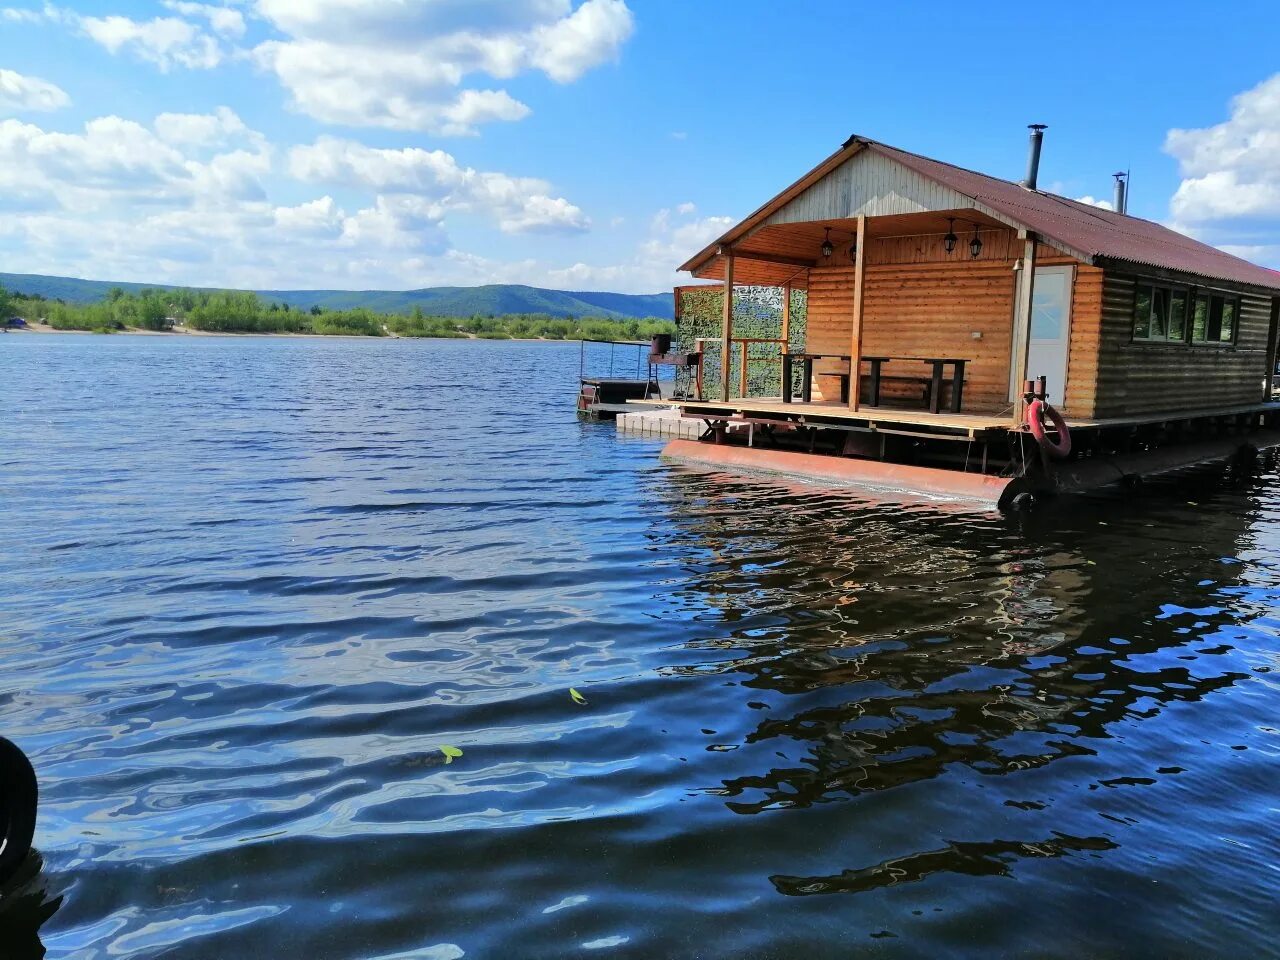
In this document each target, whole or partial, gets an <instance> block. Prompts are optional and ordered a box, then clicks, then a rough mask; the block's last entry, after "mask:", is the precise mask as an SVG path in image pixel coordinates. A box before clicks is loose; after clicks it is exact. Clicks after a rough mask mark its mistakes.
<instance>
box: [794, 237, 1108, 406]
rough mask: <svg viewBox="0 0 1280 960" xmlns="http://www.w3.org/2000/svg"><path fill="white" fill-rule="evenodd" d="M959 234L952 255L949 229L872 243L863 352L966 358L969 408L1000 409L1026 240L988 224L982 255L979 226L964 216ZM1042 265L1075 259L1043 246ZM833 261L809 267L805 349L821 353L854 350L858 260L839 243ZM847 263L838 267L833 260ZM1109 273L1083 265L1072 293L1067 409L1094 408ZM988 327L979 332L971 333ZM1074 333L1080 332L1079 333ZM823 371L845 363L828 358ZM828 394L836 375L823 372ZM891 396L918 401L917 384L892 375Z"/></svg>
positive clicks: (901, 370) (891, 370)
mask: <svg viewBox="0 0 1280 960" xmlns="http://www.w3.org/2000/svg"><path fill="white" fill-rule="evenodd" d="M956 233H957V234H958V235H960V242H959V243H958V244H957V245H956V249H955V250H954V251H953V252H952V253H951V254H950V255H948V254H947V253H946V251H945V250H944V249H943V246H942V237H941V236H937V235H929V236H920V237H886V238H881V239H874V240H871V241H870V242H869V243H868V244H867V251H866V285H865V289H864V298H865V303H864V307H863V321H862V337H863V344H862V352H863V355H864V356H873V355H876V354H882V355H896V356H939V357H963V358H965V359H967V360H969V361H970V363H969V364H968V366H967V369H966V383H965V404H964V405H965V410H966V411H970V412H998V411H1001V410H1005V409H1007V408H1008V407H1009V371H1010V363H1009V351H1010V345H1011V340H1012V331H1013V302H1014V290H1015V276H1014V270H1013V266H1014V262H1015V261H1016V260H1017V258H1018V255H1019V254H1020V253H1021V244H1020V242H1019V241H1017V240H1016V238H1015V235H1014V233H1013V231H1011V230H983V231H981V234H980V236H981V237H982V241H983V247H982V253H981V254H980V255H979V257H978V258H976V259H974V258H972V257H971V256H970V255H969V247H968V244H969V240H970V238H971V236H972V230H968V231H966V230H965V229H964V224H962V223H957V225H956ZM1042 254H1043V255H1042V256H1041V257H1040V258H1039V259H1038V260H1037V262H1038V263H1039V264H1040V265H1042V266H1048V265H1054V264H1062V263H1067V264H1069V263H1075V261H1074V260H1072V259H1071V258H1069V257H1065V256H1062V255H1059V254H1057V252H1056V251H1052V250H1050V249H1049V248H1042ZM831 262H832V264H833V265H832V266H825V267H816V268H814V269H813V270H811V271H810V273H809V320H808V323H809V326H808V340H807V344H806V349H807V350H809V351H811V352H814V353H846V354H847V353H848V352H849V349H850V338H851V333H852V329H851V328H852V317H853V279H854V278H853V267H852V266H844V265H843V263H847V262H848V256H847V254H845V252H844V251H843V250H837V251H836V254H835V256H834V257H832V258H831ZM835 264H840V265H835ZM1101 302H1102V271H1101V270H1099V269H1097V268H1095V267H1087V266H1084V265H1080V267H1079V269H1078V271H1077V280H1076V284H1075V287H1074V290H1073V298H1072V331H1073V336H1072V347H1071V353H1070V357H1069V361H1068V363H1069V368H1068V374H1067V381H1068V382H1067V394H1066V397H1067V402H1066V405H1065V407H1066V409H1065V410H1064V412H1065V413H1066V414H1067V415H1069V416H1089V415H1091V414H1092V412H1093V409H1092V408H1093V389H1094V381H1095V378H1096V369H1097V342H1098V329H1099V327H1100V322H1101ZM975 332H977V333H981V334H982V337H981V339H974V337H973V334H974V333H975ZM1077 333H1078V334H1079V339H1077ZM816 369H817V371H818V373H819V374H821V373H823V372H826V371H832V370H838V369H844V364H842V363H839V362H837V361H823V362H821V363H819V364H818V365H817V367H816ZM925 371H926V368H925V367H923V365H919V366H909V365H907V364H891V365H889V366H887V367H886V368H885V372H886V374H907V373H910V374H921V375H923V374H924V372H925ZM817 379H818V385H819V389H820V390H825V391H826V393H824V396H833V395H834V391H835V388H836V382H835V381H834V380H832V379H830V378H827V377H823V376H821V375H819V376H818V378H817ZM883 392H884V395H885V396H886V397H887V398H891V399H894V400H904V401H908V400H912V399H918V398H919V396H920V391H919V389H918V388H917V387H915V386H914V385H912V384H904V383H887V384H886V385H885V388H884V391H883Z"/></svg>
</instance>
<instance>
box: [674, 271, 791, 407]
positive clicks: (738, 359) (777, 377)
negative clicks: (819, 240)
mask: <svg viewBox="0 0 1280 960" xmlns="http://www.w3.org/2000/svg"><path fill="white" fill-rule="evenodd" d="M782 295H783V288H781V287H735V288H734V291H733V336H734V339H735V340H737V339H739V338H742V339H761V340H777V339H778V338H779V337H780V336H781V335H782ZM723 296H724V293H723V288H721V287H714V286H706V287H693V288H690V287H684V288H681V290H680V315H679V317H678V319H677V320H676V337H677V340H678V342H679V345H680V349H682V350H692V349H694V346H695V341H696V340H697V339H698V338H699V337H705V338H707V340H708V342H707V343H705V344H703V392H704V393H705V395H706V399H713V398H719V396H720V389H719V384H720V351H721V344H720V341H719V337H720V322H721V317H722V307H721V304H722V303H723ZM808 305H809V298H808V293H807V292H806V291H804V290H792V291H791V329H790V335H789V336H788V341H789V343H790V348H791V350H792V352H795V351H797V350H803V349H804V343H805V328H806V325H807V324H806V320H807V317H808ZM781 358H782V347H781V345H780V344H777V343H752V344H748V345H747V394H746V395H747V396H749V397H769V396H773V397H776V396H778V394H779V393H780V392H781V390H782V384H781V377H782V359H781ZM796 367H797V370H796V371H795V372H794V374H793V376H794V380H795V382H794V383H793V385H792V386H793V388H794V389H795V390H797V391H798V390H799V383H800V373H799V369H798V368H799V364H796ZM730 373H731V376H730V380H731V395H732V396H734V397H738V396H741V380H742V354H741V347H740V346H739V345H737V344H735V345H734V346H733V352H732V356H731V370H730Z"/></svg>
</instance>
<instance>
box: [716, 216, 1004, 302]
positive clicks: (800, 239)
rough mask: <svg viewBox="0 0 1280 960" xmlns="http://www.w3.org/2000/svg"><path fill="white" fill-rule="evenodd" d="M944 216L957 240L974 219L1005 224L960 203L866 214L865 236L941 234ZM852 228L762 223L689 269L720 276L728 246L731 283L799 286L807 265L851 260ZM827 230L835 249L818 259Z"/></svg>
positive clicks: (851, 221) (838, 222)
mask: <svg viewBox="0 0 1280 960" xmlns="http://www.w3.org/2000/svg"><path fill="white" fill-rule="evenodd" d="M949 219H954V220H955V224H954V229H955V231H956V233H957V234H959V235H960V244H961V246H963V245H964V244H966V243H968V240H969V232H971V231H972V229H973V225H974V224H977V225H978V226H979V227H980V229H982V230H988V229H1000V228H1003V227H1005V226H1006V224H1003V223H1002V222H1001V221H999V220H996V219H995V218H993V217H990V216H988V215H986V214H984V213H980V212H978V211H976V210H973V209H971V208H962V209H958V210H941V211H937V212H933V211H929V212H926V213H910V214H897V215H893V216H882V217H868V218H867V224H866V237H867V239H868V240H877V239H885V238H888V237H913V236H927V235H937V236H941V235H943V234H945V233H946V232H947V231H948V230H949V229H951V228H952V224H951V223H949ZM857 233H858V221H857V218H855V217H843V218H839V219H834V220H821V221H816V220H815V221H806V222H801V223H772V224H766V225H764V226H761V227H759V228H758V229H757V230H755V231H754V232H753V233H751V234H750V235H749V236H747V237H746V238H745V239H743V240H741V241H739V242H738V243H736V244H733V245H732V247H730V246H729V245H727V244H725V245H718V246H716V247H714V248H708V249H709V250H710V255H709V256H708V257H707V258H706V259H705V260H703V261H702V262H701V263H700V264H699V265H698V266H697V269H695V270H693V275H694V276H695V277H697V278H699V279H701V280H723V279H724V273H725V260H726V259H727V257H728V254H729V252H730V250H732V253H733V282H734V283H735V284H740V285H743V286H782V285H784V284H788V283H789V284H790V285H791V286H792V287H794V288H796V289H805V288H807V287H808V284H809V270H810V269H811V268H813V267H852V266H853V260H852V258H851V257H850V256H849V254H848V251H849V246H850V244H851V243H852V242H853V240H854V238H855V237H856V236H857ZM828 236H830V239H831V244H832V246H834V247H835V254H834V255H833V256H832V257H830V258H829V259H824V258H823V257H822V256H821V248H822V243H823V241H824V240H826V239H827V238H828ZM964 256H968V254H967V253H966V254H964Z"/></svg>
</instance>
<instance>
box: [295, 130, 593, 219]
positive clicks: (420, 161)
mask: <svg viewBox="0 0 1280 960" xmlns="http://www.w3.org/2000/svg"><path fill="white" fill-rule="evenodd" d="M289 171H290V173H291V174H292V175H293V176H294V177H296V178H297V179H299V180H302V181H305V182H310V183H323V184H326V185H329V186H339V187H354V188H365V189H369V190H374V191H378V192H379V193H381V194H386V195H401V194H402V195H412V196H420V197H426V198H430V199H432V200H434V201H435V202H437V203H438V204H440V206H441V209H458V210H472V211H477V212H481V213H485V214H488V215H490V216H493V217H494V218H495V219H496V220H497V221H498V225H499V227H500V228H501V229H502V230H503V231H505V232H507V233H527V232H551V231H556V232H566V231H567V232H573V231H581V230H585V229H586V228H587V226H588V225H589V223H590V221H589V220H588V219H587V217H586V215H585V214H584V213H583V212H582V210H580V209H579V208H578V207H577V206H575V205H574V204H572V203H570V202H569V201H568V200H565V199H564V198H563V197H552V196H550V195H549V191H550V189H551V187H550V184H548V183H547V182H546V181H545V180H540V179H537V178H534V177H512V176H509V175H508V174H505V173H493V172H484V171H479V170H475V169H473V168H471V167H463V166H461V165H460V164H459V163H458V162H457V161H456V160H455V159H454V158H453V157H452V156H451V155H450V154H448V153H445V152H444V151H443V150H423V149H421V148H417V147H406V148H404V149H401V150H383V149H377V148H374V147H367V146H365V145H364V144H361V143H356V142H355V141H352V140H340V139H338V138H336V137H321V138H320V139H319V140H317V141H316V142H315V143H313V144H310V145H308V146H299V147H294V148H293V149H292V150H291V151H290V153H289Z"/></svg>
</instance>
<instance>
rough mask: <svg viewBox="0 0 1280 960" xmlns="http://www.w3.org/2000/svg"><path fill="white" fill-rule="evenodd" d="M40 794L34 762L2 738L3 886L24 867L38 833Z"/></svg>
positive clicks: (0, 844)
mask: <svg viewBox="0 0 1280 960" xmlns="http://www.w3.org/2000/svg"><path fill="white" fill-rule="evenodd" d="M37 801H38V790H37V787H36V772H35V770H34V769H32V767H31V761H30V760H28V759H27V755H26V754H25V753H23V752H22V751H21V750H19V749H18V747H17V746H16V745H15V744H14V743H13V742H12V741H11V740H6V739H5V738H4V737H0V884H3V883H5V882H7V881H8V880H9V878H10V877H12V876H13V874H14V873H15V872H16V871H17V869H18V868H19V867H20V866H22V863H23V861H25V860H26V859H27V854H28V853H30V852H31V840H32V838H33V837H34V836H35V832H36V804H37Z"/></svg>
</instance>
